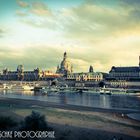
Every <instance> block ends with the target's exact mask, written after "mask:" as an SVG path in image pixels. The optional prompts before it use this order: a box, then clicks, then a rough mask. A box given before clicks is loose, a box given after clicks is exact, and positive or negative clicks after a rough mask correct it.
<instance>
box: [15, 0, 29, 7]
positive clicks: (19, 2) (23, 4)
mask: <svg viewBox="0 0 140 140" xmlns="http://www.w3.org/2000/svg"><path fill="white" fill-rule="evenodd" d="M17 4H18V5H19V6H20V7H22V8H27V7H29V4H28V3H27V2H25V1H21V0H17Z"/></svg>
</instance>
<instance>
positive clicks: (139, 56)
mask: <svg viewBox="0 0 140 140" xmlns="http://www.w3.org/2000/svg"><path fill="white" fill-rule="evenodd" d="M139 67H140V56H139Z"/></svg>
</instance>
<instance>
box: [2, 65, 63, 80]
mask: <svg viewBox="0 0 140 140" xmlns="http://www.w3.org/2000/svg"><path fill="white" fill-rule="evenodd" d="M60 76H61V75H60V74H56V73H53V72H51V71H42V70H40V69H39V68H36V69H34V70H32V71H24V67H23V65H18V67H17V70H16V71H10V70H8V69H7V68H6V69H4V70H3V72H2V73H1V74H0V80H8V81H38V80H48V79H55V78H58V77H60Z"/></svg>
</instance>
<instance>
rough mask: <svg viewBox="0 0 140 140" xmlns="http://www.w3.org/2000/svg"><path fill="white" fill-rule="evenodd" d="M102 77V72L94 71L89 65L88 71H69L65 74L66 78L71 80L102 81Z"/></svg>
mask: <svg viewBox="0 0 140 140" xmlns="http://www.w3.org/2000/svg"><path fill="white" fill-rule="evenodd" d="M103 78H104V75H103V73H101V72H94V71H93V67H92V66H90V67H89V72H81V73H70V74H68V75H67V80H71V81H96V82H97V81H102V80H103Z"/></svg>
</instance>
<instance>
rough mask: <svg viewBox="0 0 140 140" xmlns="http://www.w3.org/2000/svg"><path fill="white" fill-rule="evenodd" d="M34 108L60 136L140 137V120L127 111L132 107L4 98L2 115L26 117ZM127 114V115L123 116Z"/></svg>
mask: <svg viewBox="0 0 140 140" xmlns="http://www.w3.org/2000/svg"><path fill="white" fill-rule="evenodd" d="M32 110H35V111H37V112H40V113H41V114H44V115H45V116H46V118H47V121H48V122H49V124H50V125H51V126H53V128H55V132H56V136H57V138H60V137H67V139H70V138H73V139H74V137H76V138H77V137H79V139H80V137H81V136H82V137H83V138H84V139H86V137H87V139H93V140H94V139H96V138H98V139H99V140H106V139H111V138H112V137H113V136H117V137H118V138H120V137H122V138H124V139H127V140H129V139H130V140H133V139H134V140H135V139H136V140H137V139H139V138H140V134H139V131H140V122H138V121H135V120H132V119H129V118H128V117H127V116H126V113H128V112H129V113H130V112H137V111H136V110H135V111H132V110H115V111H113V110H107V109H99V108H98V109H97V108H96V109H94V108H88V107H87V108H86V107H85V108H84V107H77V108H76V106H71V105H67V106H63V105H62V106H61V105H58V104H53V103H47V102H42V101H41V102H40V101H33V100H21V99H6V98H0V111H1V115H2V114H3V115H6V116H7V115H9V116H13V117H16V118H17V119H19V120H20V119H23V118H24V117H25V116H27V115H29V114H30V113H31V111H32ZM122 114H123V116H122Z"/></svg>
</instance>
